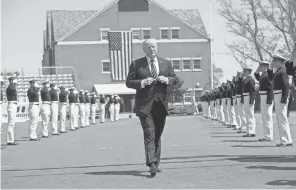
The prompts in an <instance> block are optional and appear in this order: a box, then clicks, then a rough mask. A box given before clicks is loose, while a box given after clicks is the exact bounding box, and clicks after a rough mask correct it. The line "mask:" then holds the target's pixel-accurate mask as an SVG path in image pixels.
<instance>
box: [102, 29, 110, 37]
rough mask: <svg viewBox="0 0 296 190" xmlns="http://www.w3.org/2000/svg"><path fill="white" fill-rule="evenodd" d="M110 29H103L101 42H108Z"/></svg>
mask: <svg viewBox="0 0 296 190" xmlns="http://www.w3.org/2000/svg"><path fill="white" fill-rule="evenodd" d="M109 30H110V29H109V28H101V40H108V31H109Z"/></svg>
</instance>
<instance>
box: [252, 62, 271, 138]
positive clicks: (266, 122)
mask: <svg viewBox="0 0 296 190" xmlns="http://www.w3.org/2000/svg"><path fill="white" fill-rule="evenodd" d="M268 68H269V62H267V61H261V62H259V66H258V68H257V70H256V72H255V73H254V76H255V78H256V80H257V81H258V82H259V95H260V99H261V101H260V111H261V117H262V129H263V138H261V139H259V142H265V141H271V140H273V119H272V109H273V99H274V98H273V90H272V80H271V79H269V77H268V74H267V69H268Z"/></svg>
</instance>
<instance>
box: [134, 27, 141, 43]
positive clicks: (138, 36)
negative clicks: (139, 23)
mask: <svg viewBox="0 0 296 190" xmlns="http://www.w3.org/2000/svg"><path fill="white" fill-rule="evenodd" d="M132 32H133V40H140V39H141V29H140V28H132Z"/></svg>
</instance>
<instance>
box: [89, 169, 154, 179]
mask: <svg viewBox="0 0 296 190" xmlns="http://www.w3.org/2000/svg"><path fill="white" fill-rule="evenodd" d="M144 172H145V171H136V170H130V171H103V172H88V173H84V174H87V175H130V176H136V177H146V178H151V175H150V174H149V175H143V174H142V173H144Z"/></svg>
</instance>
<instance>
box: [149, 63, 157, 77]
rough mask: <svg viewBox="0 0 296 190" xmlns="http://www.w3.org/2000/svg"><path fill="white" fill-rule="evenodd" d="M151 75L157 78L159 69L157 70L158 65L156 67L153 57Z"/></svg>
mask: <svg viewBox="0 0 296 190" xmlns="http://www.w3.org/2000/svg"><path fill="white" fill-rule="evenodd" d="M150 62H151V75H152V77H153V78H154V79H156V78H157V70H156V67H155V64H154V60H153V59H151V61H150Z"/></svg>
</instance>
